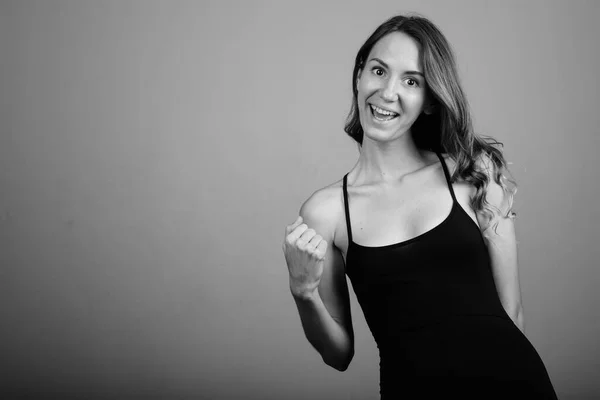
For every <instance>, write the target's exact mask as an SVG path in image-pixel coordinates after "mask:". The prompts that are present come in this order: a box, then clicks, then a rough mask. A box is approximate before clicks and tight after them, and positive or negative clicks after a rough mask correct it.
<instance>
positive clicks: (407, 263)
mask: <svg viewBox="0 0 600 400" xmlns="http://www.w3.org/2000/svg"><path fill="white" fill-rule="evenodd" d="M436 154H437V156H438V157H439V159H440V162H441V163H442V167H443V169H444V175H445V176H446V182H447V184H448V189H449V191H450V195H451V196H452V209H451V210H450V214H449V215H448V216H447V217H446V219H445V220H444V221H443V222H442V223H440V224H439V225H438V226H436V227H435V228H433V229H431V230H429V231H428V232H425V233H423V234H421V235H419V236H417V237H414V238H412V239H409V240H406V241H403V242H399V243H394V244H390V245H387V246H378V247H368V246H362V245H359V244H357V243H355V242H354V241H353V240H352V227H351V224H350V212H349V207H348V187H347V178H348V174H346V175H345V176H344V182H343V194H344V207H345V212H346V226H347V229H348V251H347V254H346V274H347V275H348V277H349V278H350V281H351V282H352V287H353V288H354V292H355V293H356V297H357V299H358V302H359V304H360V306H361V308H362V310H363V313H364V315H365V319H366V321H367V324H368V326H369V328H370V330H371V332H372V334H373V337H374V339H375V342H376V344H377V347H378V349H379V356H380V361H379V366H380V394H381V399H384V400H388V399H399V398H408V399H412V398H415V399H416V398H419V399H441V398H455V397H456V398H460V399H463V400H466V399H482V398H483V399H488V400H490V399H512V398H526V399H551V400H555V399H556V398H557V397H556V393H555V391H554V388H553V386H552V383H551V381H550V377H549V376H548V372H547V370H546V368H545V366H544V364H543V361H542V359H541V358H540V356H539V354H538V353H537V351H536V350H535V348H534V347H533V345H532V344H531V343H530V342H529V340H528V339H527V338H526V337H525V335H524V334H523V333H522V332H521V331H520V329H519V328H518V327H517V326H516V325H515V324H514V323H513V322H512V320H511V319H510V317H509V316H508V314H507V313H506V311H505V310H504V308H503V306H502V303H501V302H500V298H499V296H498V292H497V291H496V286H495V283H494V279H493V275H492V269H491V260H490V256H489V253H488V250H487V245H486V243H485V242H484V239H483V236H482V234H481V232H480V230H479V227H478V226H477V224H476V223H475V222H474V221H473V220H472V219H471V217H470V216H469V215H468V214H467V213H466V212H465V210H464V209H463V208H462V206H461V205H460V204H459V203H458V201H457V200H456V196H455V195H454V190H453V188H452V184H451V182H450V174H449V172H448V168H447V166H446V163H445V161H444V159H443V158H442V156H441V155H440V154H439V153H436Z"/></svg>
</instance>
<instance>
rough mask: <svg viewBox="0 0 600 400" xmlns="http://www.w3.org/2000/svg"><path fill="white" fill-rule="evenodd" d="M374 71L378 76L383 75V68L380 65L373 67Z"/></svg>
mask: <svg viewBox="0 0 600 400" xmlns="http://www.w3.org/2000/svg"><path fill="white" fill-rule="evenodd" d="M373 73H375V75H377V76H383V70H382V69H381V68H379V67H375V68H373Z"/></svg>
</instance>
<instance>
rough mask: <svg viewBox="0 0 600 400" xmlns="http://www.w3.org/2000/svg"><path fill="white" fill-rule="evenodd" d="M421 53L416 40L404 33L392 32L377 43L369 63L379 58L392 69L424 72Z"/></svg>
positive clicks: (370, 55)
mask: <svg viewBox="0 0 600 400" xmlns="http://www.w3.org/2000/svg"><path fill="white" fill-rule="evenodd" d="M420 52H421V49H420V46H419V43H417V41H416V40H415V39H413V38H412V37H410V36H409V35H407V34H405V33H403V32H392V33H388V34H387V35H385V36H384V37H382V38H381V39H379V41H377V43H375V45H374V46H373V48H372V49H371V52H370V53H369V58H368V59H367V61H370V60H371V59H373V58H378V59H380V60H382V61H383V62H385V63H386V64H388V65H389V66H390V67H392V68H401V69H413V70H414V69H416V70H419V71H422V69H421V55H420Z"/></svg>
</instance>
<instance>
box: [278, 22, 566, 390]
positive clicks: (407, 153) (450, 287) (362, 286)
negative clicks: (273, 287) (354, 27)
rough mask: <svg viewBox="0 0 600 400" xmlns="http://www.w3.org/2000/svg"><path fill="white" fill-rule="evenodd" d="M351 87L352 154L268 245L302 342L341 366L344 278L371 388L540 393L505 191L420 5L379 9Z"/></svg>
mask: <svg viewBox="0 0 600 400" xmlns="http://www.w3.org/2000/svg"><path fill="white" fill-rule="evenodd" d="M352 85H353V105H352V110H351V112H350V115H349V118H348V122H347V124H346V132H347V133H348V135H349V136H350V137H352V138H353V139H354V140H355V141H356V142H357V143H358V145H359V149H360V155H359V158H358V161H357V163H356V164H355V165H354V167H353V168H352V169H351V170H350V171H349V172H348V173H347V174H346V175H345V176H344V177H343V178H342V179H340V180H338V181H337V182H334V183H332V184H331V185H329V186H327V187H325V188H322V189H319V190H317V191H316V192H314V193H313V194H312V195H311V196H310V197H309V198H308V199H307V200H306V201H305V202H304V204H303V205H302V207H301V209H300V216H299V217H298V218H297V220H296V221H295V222H294V223H292V224H291V225H288V226H287V228H286V232H285V240H284V243H283V251H284V254H285V257H286V262H287V265H288V270H289V278H290V279H289V284H290V289H291V292H292V294H293V296H294V299H295V300H296V304H297V308H298V311H299V314H300V319H301V321H302V325H303V328H304V331H305V333H306V337H307V339H308V340H309V341H310V343H311V344H312V345H313V346H314V347H315V349H316V350H317V351H319V353H320V354H321V355H322V357H323V360H324V361H325V362H326V363H327V364H328V365H330V366H332V367H334V368H336V369H338V370H341V371H343V370H345V369H346V368H347V367H348V365H349V363H350V362H351V360H352V357H353V355H354V334H353V327H352V320H351V316H350V306H349V293H348V287H347V284H346V279H345V275H347V276H348V277H349V278H350V280H351V282H352V286H353V288H354V290H355V292H356V296H357V299H358V301H359V303H360V306H361V307H362V310H363V312H364V315H365V318H366V320H367V323H368V325H369V328H370V329H371V332H372V333H373V336H374V338H375V341H376V343H377V346H378V348H379V354H380V394H381V398H382V399H396V398H400V397H401V396H407V397H406V398H420V399H423V398H428V399H429V398H436V399H437V398H447V397H450V398H453V397H455V396H456V397H457V398H462V399H465V398H477V399H481V398H485V399H491V398H527V399H556V394H555V392H554V388H553V386H552V383H551V381H550V378H549V376H548V373H547V371H546V368H545V366H544V363H543V362H542V360H541V358H540V356H539V354H538V353H537V351H536V350H535V348H534V347H533V345H532V344H531V343H530V342H529V340H528V339H527V338H526V336H525V335H524V333H523V330H524V326H523V311H522V307H521V295H520V287H519V278H518V266H517V258H516V237H515V231H514V226H513V219H514V217H515V213H514V212H512V198H513V195H514V193H515V190H510V189H508V186H507V178H506V177H505V176H504V170H505V169H506V162H505V160H504V156H503V154H502V152H501V151H500V150H499V149H498V148H496V147H494V145H495V144H498V142H494V141H493V140H492V141H490V142H488V141H487V140H484V139H483V138H481V137H479V136H478V135H476V134H475V133H474V132H473V129H472V124H471V118H470V114H469V110H468V107H467V101H466V98H465V96H464V93H463V91H462V89H461V86H460V83H459V79H458V74H457V69H456V63H455V60H454V56H453V54H452V51H451V48H450V46H449V44H448V43H447V41H446V39H445V37H444V36H443V35H442V33H441V32H440V31H439V30H438V29H437V27H436V26H435V25H434V24H433V23H431V22H430V21H429V20H427V19H426V18H423V17H420V16H397V17H393V18H391V19H389V20H388V21H386V22H385V23H383V24H382V25H381V26H379V27H378V28H377V29H376V30H375V32H374V33H373V34H372V35H371V37H369V38H368V39H367V41H366V42H365V43H364V45H363V46H362V47H361V48H360V50H359V52H358V54H357V56H356V61H355V66H354V72H353V76H352ZM492 228H493V229H492Z"/></svg>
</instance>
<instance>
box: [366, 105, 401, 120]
mask: <svg viewBox="0 0 600 400" xmlns="http://www.w3.org/2000/svg"><path fill="white" fill-rule="evenodd" d="M369 108H370V109H371V115H372V116H373V118H374V119H375V120H376V121H379V122H389V121H391V120H393V119H395V118H397V117H398V116H399V114H398V113H395V112H392V111H388V110H384V109H383V108H379V107H377V106H375V105H373V104H369Z"/></svg>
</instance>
